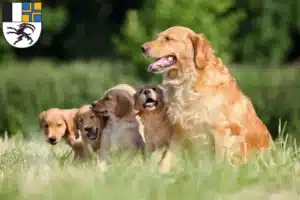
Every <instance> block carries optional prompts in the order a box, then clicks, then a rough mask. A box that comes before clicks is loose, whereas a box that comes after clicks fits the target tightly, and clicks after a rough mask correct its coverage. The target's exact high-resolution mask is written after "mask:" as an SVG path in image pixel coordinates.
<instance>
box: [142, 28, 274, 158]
mask: <svg viewBox="0 0 300 200" xmlns="http://www.w3.org/2000/svg"><path fill="white" fill-rule="evenodd" d="M142 51H143V53H144V54H145V55H148V56H151V57H153V58H155V59H156V61H155V62H154V63H152V64H150V65H149V67H148V71H149V72H154V73H162V74H163V85H164V86H165V87H166V89H167V93H168V100H169V104H168V110H167V112H168V118H169V119H170V121H171V123H172V124H173V125H174V126H175V130H176V133H174V132H173V134H175V135H176V137H177V139H178V138H180V139H188V140H187V141H189V142H192V141H195V139H196V138H197V141H198V142H197V144H202V145H203V148H201V149H204V148H205V149H209V150H210V149H211V147H213V150H215V151H216V152H215V153H216V156H217V157H218V158H220V159H223V158H230V159H233V157H234V155H236V154H237V155H239V156H242V158H244V159H246V158H247V157H248V155H249V153H250V152H252V151H254V150H263V149H266V148H268V147H269V141H270V133H269V131H268V129H267V128H266V126H265V125H264V123H263V122H262V121H261V120H260V119H259V117H258V116H257V115H256V112H255V109H254V108H253V105H252V102H251V100H250V99H249V98H248V97H247V96H246V95H245V94H244V93H243V92H242V91H241V90H240V88H239V87H238V84H237V81H236V80H235V79H234V78H233V77H232V76H231V74H230V72H229V71H228V69H227V68H226V67H225V65H224V64H223V63H222V60H221V59H220V58H219V57H217V56H216V55H215V54H214V51H213V48H212V46H211V45H210V42H209V41H208V40H207V39H205V37H204V36H203V35H202V34H197V33H195V32H194V31H192V30H191V29H189V28H186V27H181V26H175V27H171V28H169V29H167V30H165V31H163V32H161V33H160V34H159V35H158V38H157V39H155V40H153V41H150V42H147V43H145V44H143V45H142ZM199 151H200V150H199Z"/></svg>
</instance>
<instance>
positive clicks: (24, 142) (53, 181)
mask: <svg viewBox="0 0 300 200" xmlns="http://www.w3.org/2000/svg"><path fill="white" fill-rule="evenodd" d="M131 69H132V66H130V65H129V64H126V63H122V62H118V61H115V62H113V63H112V62H105V61H91V62H83V61H82V62H73V63H65V64H56V63H54V62H49V61H39V60H35V61H33V62H30V63H25V62H24V63H17V62H12V61H11V62H6V63H3V64H2V65H1V66H0V106H1V115H0V134H2V136H3V139H2V140H1V142H0V199H1V200H2V199H3V200H19V199H22V200H26V199H30V200H40V199H44V200H47V199H56V200H60V199H62V200H63V199H74V200H76V199H91V200H93V199H100V198H102V199H109V200H114V199H120V198H122V199H125V200H126V199H131V200H135V199H138V200H143V199H144V200H147V199H151V200H153V199H158V200H164V199H173V200H176V199H178V200H179V199H183V198H186V199H209V200H212V199H230V200H232V199H233V200H234V199H237V200H238V199H244V200H247V199H253V198H256V199H258V200H260V199H261V200H265V199H268V200H281V199H284V198H285V199H288V200H293V199H295V200H296V199H299V197H300V193H299V192H300V176H299V173H300V163H299V155H300V154H299V150H300V149H299V147H298V145H296V144H297V141H298V139H300V138H298V134H299V131H300V123H299V120H300V119H299V111H300V104H299V99H300V91H299V88H300V87H299V86H300V82H299V80H298V79H299V69H298V68H297V67H285V68H276V67H274V68H268V69H266V68H258V67H256V68H254V67H249V66H248V67H243V66H235V65H232V67H230V70H231V72H232V74H233V75H234V76H235V77H236V79H237V80H238V81H239V84H240V87H241V88H242V90H243V91H244V92H245V93H246V94H247V95H248V96H249V97H250V98H251V99H252V100H253V102H254V105H255V108H256V110H257V113H258V115H259V116H260V117H261V118H262V119H263V120H264V122H265V123H266V124H267V125H268V127H269V129H270V130H271V131H272V134H273V136H274V138H276V140H274V144H273V145H272V148H271V149H270V151H268V152H266V153H264V154H260V155H257V156H256V157H255V158H254V159H252V160H251V161H250V162H249V163H247V164H244V165H237V166H232V165H230V164H229V163H218V162H215V161H213V160H211V159H209V158H207V157H205V156H203V155H201V154H199V155H192V156H190V155H186V154H185V153H183V154H181V155H179V158H180V159H179V162H178V164H177V165H176V166H175V167H174V169H173V170H172V171H171V172H170V173H169V174H160V173H159V172H158V171H157V168H156V167H155V165H154V164H153V163H152V162H151V161H149V160H147V161H142V160H141V159H139V158H137V159H136V160H134V161H133V162H132V163H128V162H126V161H124V159H122V158H118V159H116V160H115V162H114V164H113V165H112V166H111V167H110V168H109V170H108V171H107V172H105V173H102V172H101V170H100V168H99V167H98V165H97V163H95V162H88V163H82V164H74V163H72V156H71V155H70V150H69V148H68V147H67V146H66V145H65V144H63V143H60V144H58V145H56V146H54V147H51V146H49V145H47V144H46V143H45V142H44V139H43V135H42V133H41V132H40V130H39V127H38V123H37V122H38V121H37V115H38V113H39V112H40V111H41V110H43V109H47V108H49V107H62V108H71V107H78V106H80V105H83V104H86V103H90V102H92V101H94V100H96V99H98V98H101V96H102V94H103V92H104V91H105V90H106V89H108V88H109V87H111V86H113V85H114V84H117V83H121V82H122V83H129V84H132V85H134V86H138V85H140V84H145V83H149V82H151V83H159V82H160V76H155V75H151V74H149V79H148V80H147V81H145V80H144V79H142V78H140V77H138V76H136V75H133V73H132V70H131ZM145 71H146V68H145ZM285 122H287V123H285ZM278 133H281V135H280V136H279V137H278ZM7 136H9V137H7ZM276 136H277V137H276Z"/></svg>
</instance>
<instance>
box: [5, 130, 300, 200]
mask: <svg viewBox="0 0 300 200" xmlns="http://www.w3.org/2000/svg"><path fill="white" fill-rule="evenodd" d="M40 135H41V134H40ZM287 144H290V143H289V142H287V140H284V138H282V137H280V138H279V139H278V140H277V141H275V142H274V144H273V145H272V147H271V148H270V151H268V152H267V153H265V154H259V155H257V156H256V157H255V158H254V159H253V160H251V161H250V162H249V163H247V164H245V165H237V166H232V165H229V164H228V163H217V162H214V161H212V160H209V159H207V158H206V157H205V156H204V157H203V156H200V155H197V156H194V157H187V156H183V155H181V156H179V162H178V165H176V166H175V167H174V168H173V170H172V171H171V172H170V173H169V174H160V173H159V172H158V171H157V168H156V167H155V165H154V164H153V163H151V162H149V161H145V162H142V161H141V160H140V159H136V160H134V161H133V162H132V163H128V162H124V160H122V159H114V162H113V164H112V166H111V167H110V168H109V169H108V171H106V172H105V173H103V172H101V170H100V168H99V167H98V165H97V164H95V163H93V162H89V163H82V164H74V163H72V156H68V155H69V151H70V150H69V148H68V147H67V146H66V145H65V144H63V143H60V144H58V145H57V146H54V147H51V146H49V145H48V144H46V143H45V142H44V141H43V139H42V138H41V137H37V138H35V139H34V140H24V139H22V137H18V136H15V137H13V138H11V139H8V140H7V139H6V140H3V141H1V143H0V199H3V200H19V199H20V200H21V199H22V200H27V199H28V200H29V199H30V200H40V199H43V200H48V199H49V200H50V199H55V200H65V199H73V200H77V199H78V200H79V199H80V200H82V199H89V200H93V199H103V200H106V199H107V200H119V199H124V200H127V199H128V200H129V199H130V200H148V199H149V200H154V199H157V200H165V199H168V200H169V199H172V200H181V199H189V200H192V199H195V200H198V199H208V200H212V199H220V200H221V199H224V200H225V199H228V200H235V199H236V200H240V199H243V200H248V199H249V200H250V199H251V200H252V199H254V198H256V199H258V200H266V199H268V200H282V199H287V200H293V199H295V200H296V199H299V197H300V193H299V192H300V176H299V175H300V164H299V161H298V158H299V155H300V154H299V153H298V152H299V149H298V148H297V147H294V146H292V145H287ZM195 158H196V159H195Z"/></svg>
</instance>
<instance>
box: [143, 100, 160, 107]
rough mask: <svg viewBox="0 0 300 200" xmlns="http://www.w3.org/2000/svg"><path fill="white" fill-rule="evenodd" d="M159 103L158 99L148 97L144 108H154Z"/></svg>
mask: <svg viewBox="0 0 300 200" xmlns="http://www.w3.org/2000/svg"><path fill="white" fill-rule="evenodd" d="M156 105H157V101H155V100H154V99H152V98H148V99H147V100H146V102H145V103H144V104H143V107H144V108H153V107H155V106H156Z"/></svg>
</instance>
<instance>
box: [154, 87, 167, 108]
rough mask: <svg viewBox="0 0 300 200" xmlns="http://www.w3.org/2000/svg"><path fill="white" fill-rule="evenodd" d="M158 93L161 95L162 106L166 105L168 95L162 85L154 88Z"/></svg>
mask: <svg viewBox="0 0 300 200" xmlns="http://www.w3.org/2000/svg"><path fill="white" fill-rule="evenodd" d="M156 87H157V88H158V89H159V90H160V92H161V95H162V101H163V103H164V104H166V103H168V94H167V91H166V89H165V88H164V87H163V86H162V85H157V86H156Z"/></svg>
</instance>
